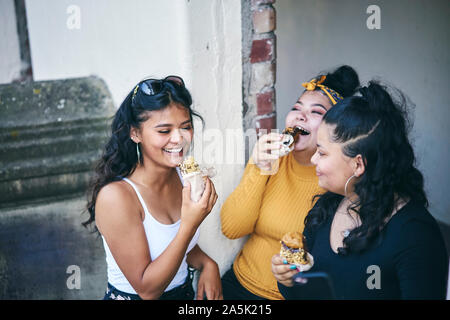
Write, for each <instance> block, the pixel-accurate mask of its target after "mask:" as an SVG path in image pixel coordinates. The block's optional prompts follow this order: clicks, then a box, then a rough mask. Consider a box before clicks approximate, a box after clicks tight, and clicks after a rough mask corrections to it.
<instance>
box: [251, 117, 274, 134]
mask: <svg viewBox="0 0 450 320" xmlns="http://www.w3.org/2000/svg"><path fill="white" fill-rule="evenodd" d="M256 122H257V123H256V132H257V133H258V132H259V130H261V129H265V130H267V132H269V131H270V129H275V128H276V126H277V119H276V116H275V115H273V116H271V117H269V118H263V119H259V120H257V121H256Z"/></svg>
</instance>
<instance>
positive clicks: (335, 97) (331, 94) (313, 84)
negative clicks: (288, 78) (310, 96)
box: [302, 76, 344, 105]
mask: <svg viewBox="0 0 450 320" xmlns="http://www.w3.org/2000/svg"><path fill="white" fill-rule="evenodd" d="M326 78H327V76H321V77H320V79H319V81H317V79H312V80H311V81H309V82H304V83H302V86H304V87H305V88H306V90H308V91H314V90H315V89H316V88H320V89H321V90H322V91H323V92H324V93H325V94H326V95H327V96H328V98H330V100H331V102H332V103H333V105H335V104H336V103H337V102H338V101H339V100H342V99H344V98H343V97H342V96H341V95H340V94H339V93H337V92H336V91H334V90H333V89H331V88H328V87H327V86H324V85H323V84H322V83H323V82H324V81H325V79H326Z"/></svg>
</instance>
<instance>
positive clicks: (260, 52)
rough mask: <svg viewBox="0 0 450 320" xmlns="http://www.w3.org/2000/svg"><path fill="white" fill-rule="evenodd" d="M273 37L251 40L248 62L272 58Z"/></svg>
mask: <svg viewBox="0 0 450 320" xmlns="http://www.w3.org/2000/svg"><path fill="white" fill-rule="evenodd" d="M273 48H274V38H268V39H260V40H253V42H252V50H251V53H250V62H251V63H256V62H262V61H270V60H272V58H273V51H274V50H273Z"/></svg>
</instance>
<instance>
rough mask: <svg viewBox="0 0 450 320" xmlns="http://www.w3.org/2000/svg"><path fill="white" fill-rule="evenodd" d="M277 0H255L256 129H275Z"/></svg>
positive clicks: (252, 60)
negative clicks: (275, 7)
mask: <svg viewBox="0 0 450 320" xmlns="http://www.w3.org/2000/svg"><path fill="white" fill-rule="evenodd" d="M274 2H275V0H252V1H251V14H252V23H253V32H252V45H251V52H250V64H251V69H252V73H251V89H252V90H251V94H252V95H254V98H255V99H253V101H255V102H256V103H255V107H256V115H255V118H254V119H253V122H254V124H255V128H256V129H257V131H259V130H260V129H266V130H270V129H274V128H276V110H275V73H276V60H275V58H276V37H275V33H274V31H275V9H274V8H273V6H272V4H273V3H274Z"/></svg>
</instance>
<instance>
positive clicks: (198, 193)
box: [179, 156, 205, 202]
mask: <svg viewBox="0 0 450 320" xmlns="http://www.w3.org/2000/svg"><path fill="white" fill-rule="evenodd" d="M179 167H180V173H181V176H182V177H183V181H185V182H186V181H188V182H189V183H190V184H191V200H192V201H195V202H198V200H200V198H201V197H202V194H203V191H205V176H204V174H202V171H201V170H200V166H199V165H198V164H197V162H195V160H194V157H192V156H189V157H187V158H186V159H184V161H183V162H182V163H180V165H179Z"/></svg>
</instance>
